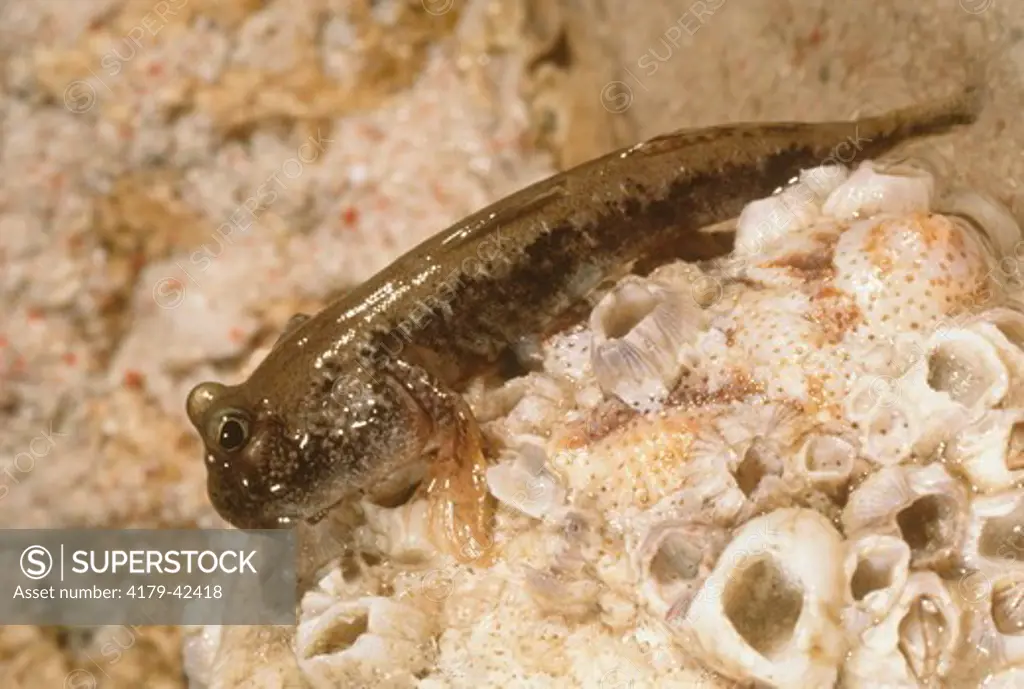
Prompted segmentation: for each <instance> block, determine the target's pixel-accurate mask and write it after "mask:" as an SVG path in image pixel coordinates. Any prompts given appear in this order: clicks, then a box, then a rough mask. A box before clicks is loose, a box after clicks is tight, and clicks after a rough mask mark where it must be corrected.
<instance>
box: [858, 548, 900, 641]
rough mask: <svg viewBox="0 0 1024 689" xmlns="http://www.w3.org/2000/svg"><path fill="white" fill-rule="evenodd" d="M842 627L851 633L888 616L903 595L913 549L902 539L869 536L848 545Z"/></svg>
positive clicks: (862, 629)
mask: <svg viewBox="0 0 1024 689" xmlns="http://www.w3.org/2000/svg"><path fill="white" fill-rule="evenodd" d="M843 571H844V573H845V574H846V582H847V584H846V601H845V606H844V608H843V625H844V626H845V627H846V629H847V631H849V632H850V633H852V634H860V633H861V632H862V631H864V629H866V628H867V627H869V626H871V625H872V624H875V623H877V621H878V620H879V619H881V618H883V617H885V616H886V615H887V614H888V613H889V611H890V610H891V609H892V607H893V606H894V605H895V604H896V602H897V601H898V600H899V599H900V596H901V595H903V587H904V586H906V584H907V577H908V576H909V575H910V546H908V545H907V544H906V542H905V541H903V539H901V538H896V537H894V536H884V535H879V534H870V535H867V536H864V537H862V538H860V539H858V540H855V541H848V542H847V550H846V559H845V560H844V562H843Z"/></svg>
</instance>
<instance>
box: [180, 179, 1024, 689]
mask: <svg viewBox="0 0 1024 689" xmlns="http://www.w3.org/2000/svg"><path fill="white" fill-rule="evenodd" d="M1020 242H1021V236H1020V229H1019V228H1018V227H1017V225H1016V223H1015V222H1014V221H1013V218H1012V216H1011V215H1010V214H1009V213H1008V212H1007V211H1006V210H1005V209H1003V208H1001V207H1000V206H998V204H996V203H995V202H994V201H992V200H991V199H988V198H986V197H984V196H981V195H978V194H974V193H970V192H964V191H958V190H955V189H948V188H946V187H945V185H944V183H943V182H942V181H941V180H938V179H936V178H935V177H934V176H933V175H932V174H931V173H930V172H929V171H928V169H927V168H925V167H924V166H922V165H919V164H915V163H914V162H913V161H907V160H903V161H898V162H889V163H883V162H878V161H873V162H868V163H864V164H862V165H860V166H859V167H857V168H856V169H854V170H848V169H845V168H843V167H839V166H828V167H821V168H816V169H813V170H807V171H805V172H804V173H803V174H801V175H800V176H799V178H797V179H795V180H793V182H792V183H791V184H790V185H789V186H788V187H786V188H785V189H782V190H779V192H778V193H776V194H775V195H773V196H772V197H770V198H768V199H762V200H759V201H756V202H754V203H751V204H750V205H749V206H748V207H747V208H746V210H745V211H744V212H743V214H742V215H741V216H740V218H739V219H738V221H737V227H736V249H735V251H734V252H733V253H732V255H730V256H729V257H728V258H726V259H724V260H721V261H717V262H714V263H711V264H707V265H700V266H697V265H690V264H685V263H676V264H672V265H666V266H663V267H661V268H659V269H658V270H656V271H654V272H653V273H652V274H650V275H648V276H646V277H637V276H632V277H628V278H626V279H624V280H622V281H621V282H620V283H619V284H617V285H616V286H615V287H614V288H612V289H611V290H610V291H608V292H607V293H606V294H605V295H604V296H603V297H602V298H601V299H600V300H599V301H597V302H596V304H595V308H594V309H593V312H592V315H591V317H590V319H589V322H587V323H583V324H580V325H579V326H577V327H575V328H573V329H570V330H568V331H565V332H562V333H560V334H558V335H556V336H555V337H553V338H551V339H549V340H548V341H547V342H546V343H544V346H543V352H542V354H543V356H542V359H543V367H542V370H539V371H534V372H532V373H530V374H529V375H526V376H523V377H520V378H516V379H513V380H511V381H507V382H505V383H504V384H502V385H501V386H500V387H488V386H486V385H484V384H483V383H481V384H479V385H477V386H476V387H474V388H472V389H471V390H470V391H469V392H468V393H467V398H468V400H469V402H470V404H471V405H472V406H473V408H474V412H475V414H476V415H477V417H478V418H479V419H480V421H481V422H482V427H483V430H484V433H485V436H486V437H487V440H488V444H489V446H490V447H493V448H496V452H495V455H496V456H497V458H498V459H497V462H496V463H495V464H494V465H493V466H492V467H491V468H490V469H489V471H488V472H487V477H486V478H487V483H488V486H489V488H490V490H491V492H492V493H493V495H494V496H495V497H496V499H497V500H498V501H499V503H500V505H501V509H500V510H499V511H498V515H497V527H496V530H495V535H494V541H493V542H492V543H486V544H481V551H486V552H487V553H488V556H487V558H486V560H487V561H488V562H490V561H492V560H493V564H489V566H478V567H474V566H472V565H469V566H466V565H460V564H458V563H456V562H454V561H451V560H447V559H445V556H444V555H442V553H441V552H439V551H438V550H437V549H436V548H435V547H434V545H433V543H432V540H431V536H430V534H429V533H427V531H426V527H425V524H426V520H425V519H424V517H423V514H424V509H425V508H424V505H423V503H422V502H420V501H415V500H414V501H413V502H409V503H406V504H403V505H399V506H380V505H370V504H367V505H365V506H364V510H363V523H362V524H361V525H360V526H359V527H358V528H357V531H356V533H355V536H354V543H355V544H356V545H355V548H354V551H353V552H350V553H349V554H348V556H346V559H345V560H344V561H343V562H341V563H339V564H338V565H337V566H336V567H334V568H333V569H331V570H330V571H329V572H328V573H327V574H326V575H325V576H324V578H323V579H322V580H321V581H320V584H319V585H318V587H317V588H316V589H315V590H314V591H312V592H310V593H309V594H307V596H306V598H305V600H304V602H303V612H302V622H301V624H300V626H299V628H298V632H297V635H296V637H295V640H294V648H295V651H296V657H297V663H298V666H299V668H300V669H301V672H302V673H303V674H304V676H305V677H306V679H307V680H308V681H310V682H311V683H312V684H313V686H317V687H329V686H395V687H404V686H421V687H436V688H440V687H464V686H480V687H484V686H508V687H519V686H524V687H525V686H530V687H569V686H580V687H603V688H604V689H616V688H618V687H716V686H721V687H727V686H735V684H736V683H739V684H740V685H742V686H770V687H779V688H790V687H792V688H796V687H851V688H852V687H878V686H884V687H908V688H910V687H938V686H957V687H960V686H964V687H971V686H996V687H998V686H1005V687H1009V686H1020V685H1021V684H1020V683H1021V682H1024V559H1022V558H1024V533H1022V532H1024V489H1022V488H1021V479H1022V478H1024V308H1022V307H1021V306H1020V305H1019V304H1018V298H1019V297H1024V295H1022V294H1019V293H1018V288H1017V286H1015V285H1012V284H1007V283H1006V281H1004V280H1001V279H1000V276H1001V275H1003V274H1004V273H1005V272H1006V271H1005V267H1006V264H1007V261H1013V260H1015V259H1016V255H1017V254H1018V253H1019V249H1020V246H1021V244H1020ZM481 562H483V560H481ZM203 638H205V637H202V636H197V637H196V639H197V640H196V641H195V644H198V645H199V646H202V644H203V643H205V642H203V641H202V639H203Z"/></svg>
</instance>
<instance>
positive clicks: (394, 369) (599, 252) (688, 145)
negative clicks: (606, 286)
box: [188, 90, 978, 560]
mask: <svg viewBox="0 0 1024 689" xmlns="http://www.w3.org/2000/svg"><path fill="white" fill-rule="evenodd" d="M977 106H978V94H977V93H976V92H975V91H974V90H969V91H967V92H965V93H964V94H963V95H962V96H960V97H958V98H956V99H951V100H949V101H945V102H941V103H936V104H933V105H927V106H919V107H914V108H908V109H906V110H902V111H897V112H893V113H890V114H888V115H884V116H881V117H878V118H871V119H864V120H861V121H858V122H839V123H822V124H796V123H788V124H761V125H756V124H740V125H733V126H722V127H712V128H708V129H700V130H689V131H680V132H676V133H673V134H669V135H665V136H661V137H658V138H656V139H653V140H651V141H648V142H645V143H642V144H639V145H637V146H634V147H632V148H629V149H625V150H622V151H617V152H614V153H611V154H609V155H606V156H604V157H602V158H599V159H597V160H594V161H591V162H589V163H585V164H583V165H580V166H578V167H576V168H574V169H572V170H569V171H567V172H564V173H562V174H559V175H556V176H554V177H551V178H549V179H546V180H544V181H541V182H539V183H537V184H534V185H532V186H530V187H527V188H526V189H523V190H522V191H520V192H518V193H516V194H513V195H511V196H509V197H507V198H505V199H503V200H501V201H499V202H498V203H496V204H494V205H492V206H490V207H488V208H485V209H484V210H482V211H480V212H478V213H476V214H474V215H472V216H470V217H469V218H467V219H465V220H463V221H462V222H459V223H457V224H456V225H454V226H453V227H451V228H449V229H447V230H445V231H444V232H441V233H440V234H438V235H436V236H434V237H433V238H431V239H429V240H427V241H426V242H424V243H422V244H420V245H419V246H418V247H416V248H415V249H413V250H412V251H410V252H409V253H407V254H405V255H404V256H402V257H401V258H399V259H398V260H396V261H395V262H394V263H393V264H391V265H390V266H389V267H387V268H385V269H384V270H383V271H381V272H380V273H378V274H377V275H376V276H374V277H373V278H371V279H370V280H368V281H366V282H365V283H364V284H362V285H361V286H359V287H357V288H356V289H354V290H352V291H351V292H349V293H348V294H346V295H345V296H344V297H342V298H341V299H339V300H337V301H335V302H334V303H332V304H330V305H329V306H327V307H326V308H325V309H324V310H323V311H321V312H320V313H319V314H317V315H316V316H314V317H312V318H307V317H303V316H298V317H296V319H294V320H293V323H291V324H290V325H289V328H288V329H287V330H286V332H285V333H284V334H283V335H282V336H281V337H280V339H279V340H278V343H277V345H276V346H275V348H274V349H273V351H271V352H270V354H269V355H268V356H267V358H266V359H265V360H264V361H263V362H262V363H261V364H260V365H259V367H258V368H257V369H256V370H255V371H254V372H253V373H252V375H251V376H250V377H249V379H248V380H246V381H245V382H243V383H241V384H239V385H234V386H223V385H220V384H217V383H203V384H201V385H199V386H197V387H196V388H195V389H194V390H193V391H192V392H191V393H190V395H189V399H188V413H189V416H190V418H191V419H192V422H193V423H194V425H195V426H196V428H197V429H198V431H199V433H200V434H201V435H202V437H203V439H204V442H205V445H206V462H207V468H208V471H209V476H208V488H209V494H210V498H211V500H212V502H213V504H214V506H215V507H216V508H217V510H218V511H219V512H220V514H221V515H222V516H223V517H224V518H225V519H227V520H228V521H230V522H231V523H233V524H235V525H236V526H238V527H241V528H270V527H279V526H288V525H291V524H294V523H295V522H297V521H298V520H316V519H318V518H319V517H320V516H322V515H323V513H324V512H325V511H326V510H328V509H329V508H331V507H332V506H334V505H337V504H338V503H340V502H342V501H346V500H352V499H356V498H358V497H359V496H361V495H365V494H370V495H371V496H379V495H382V494H385V493H392V492H394V491H396V490H398V489H399V488H401V486H402V485H403V484H406V485H407V484H408V483H409V481H410V480H412V478H411V477H412V476H413V474H412V473H410V472H412V471H413V470H414V469H415V468H416V467H423V466H424V464H423V462H421V461H420V460H421V458H424V457H427V458H429V461H428V462H427V464H426V466H428V467H429V469H430V472H429V476H428V483H427V492H428V495H429V496H430V498H431V504H432V507H433V508H434V509H433V514H434V516H435V518H436V519H437V525H438V526H439V528H441V529H442V531H443V532H444V535H445V536H446V540H447V542H448V543H449V544H450V545H452V546H453V547H454V548H455V550H456V551H457V553H456V554H457V555H458V556H459V557H460V559H463V560H469V559H474V558H475V557H476V556H477V555H478V554H479V551H480V550H481V549H482V548H486V544H487V534H488V533H489V521H490V515H491V503H490V502H489V500H488V498H487V494H486V489H485V485H484V481H483V470H484V466H485V460H484V457H483V454H482V452H481V449H480V437H479V431H478V429H477V426H476V423H475V421H474V419H473V417H472V415H471V413H470V411H469V409H468V408H467V406H466V404H465V403H464V402H463V400H462V397H461V396H460V395H459V394H458V393H457V392H456V390H457V389H458V387H459V386H460V385H461V384H462V383H463V382H464V381H465V380H466V379H467V378H469V377H471V376H472V375H474V374H476V373H479V372H480V371H481V370H483V367H485V366H487V365H488V364H490V363H493V362H494V361H495V359H496V358H497V357H498V356H499V355H500V354H501V353H502V351H503V350H506V348H508V347H509V346H510V345H514V344H516V343H517V342H518V341H519V340H521V339H522V338H524V337H529V336H531V335H536V334H541V333H546V332H550V331H551V330H552V329H553V328H555V327H557V326H559V325H561V324H563V323H565V322H566V320H567V319H571V318H572V317H574V316H575V315H578V314H579V306H580V305H581V304H584V303H585V299H584V297H585V296H586V295H587V294H588V293H589V292H590V291H592V290H593V289H594V288H595V287H596V286H597V285H598V284H599V283H600V282H602V281H603V280H606V279H608V278H611V277H616V276H619V275H622V274H623V273H625V272H628V271H630V270H634V271H637V272H644V271H646V270H647V269H649V268H651V267H653V266H655V265H657V264H660V263H664V262H666V261H669V260H671V259H673V258H682V259H685V260H688V261H702V260H707V259H712V258H715V257H718V256H721V255H723V254H725V253H727V252H729V251H730V249H731V246H732V240H733V238H732V236H731V234H730V233H711V232H702V231H701V230H700V228H702V227H707V226H710V225H713V224H716V223H720V222H722V221H725V220H728V219H730V218H733V217H735V216H736V215H737V214H738V213H739V212H740V210H741V209H742V208H743V206H744V205H745V204H746V203H748V202H750V201H751V200H754V199H757V198H760V197H764V196H767V195H769V194H771V193H772V192H773V191H774V190H775V189H777V188H778V187H780V186H782V185H784V184H786V183H787V182H788V181H789V180H790V179H792V178H793V177H794V176H795V175H797V174H798V173H799V171H800V170H801V169H806V168H810V167H814V166H816V165H819V164H822V163H823V162H827V161H835V160H836V159H837V157H838V158H839V159H841V160H842V161H843V162H846V163H850V162H854V161H856V160H863V159H867V158H872V157H875V156H878V155H879V154H881V153H884V152H886V151H887V150H889V149H891V148H892V147H893V146H895V145H896V144H898V143H900V142H901V141H904V140H906V139H908V138H911V137H916V136H921V135H927V134H933V133H938V132H941V131H944V130H946V129H948V128H950V127H951V126H954V125H957V124H964V123H969V122H971V121H973V119H974V118H975V116H976V111H977Z"/></svg>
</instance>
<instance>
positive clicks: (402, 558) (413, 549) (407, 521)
mask: <svg viewBox="0 0 1024 689" xmlns="http://www.w3.org/2000/svg"><path fill="white" fill-rule="evenodd" d="M363 511H364V514H365V515H366V525H365V527H363V528H362V529H361V530H360V531H359V534H358V536H357V541H362V542H364V543H365V545H366V546H367V547H369V548H372V549H373V551H376V552H377V553H379V554H380V555H384V556H386V557H388V558H390V559H391V560H393V561H395V562H398V563H401V564H404V565H417V564H424V563H426V562H428V561H430V560H431V559H432V558H433V557H435V556H436V555H437V554H438V551H437V547H436V546H435V545H434V542H433V541H432V540H431V537H430V529H429V521H428V519H427V514H428V505H427V501H426V500H413V501H410V502H407V503H405V504H403V505H400V506H398V507H394V508H386V507H380V506H377V505H374V504H372V503H371V502H369V501H364V502H363Z"/></svg>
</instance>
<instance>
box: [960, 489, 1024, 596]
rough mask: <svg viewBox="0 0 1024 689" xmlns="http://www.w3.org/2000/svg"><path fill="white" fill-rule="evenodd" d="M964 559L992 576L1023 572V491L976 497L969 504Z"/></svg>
mask: <svg viewBox="0 0 1024 689" xmlns="http://www.w3.org/2000/svg"><path fill="white" fill-rule="evenodd" d="M969 520H970V521H969V522H968V526H967V535H966V541H965V543H964V547H963V559H964V563H965V564H966V566H967V567H969V568H971V569H973V570H977V571H980V572H981V573H982V574H983V575H984V576H985V577H986V578H987V579H992V578H994V577H996V576H998V575H1000V574H1002V573H1005V572H1009V571H1019V572H1024V491H1022V490H1013V491H1009V492H1006V493H1000V494H997V495H990V496H986V497H980V498H975V500H974V501H973V503H972V504H971V508H970V515H969Z"/></svg>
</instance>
